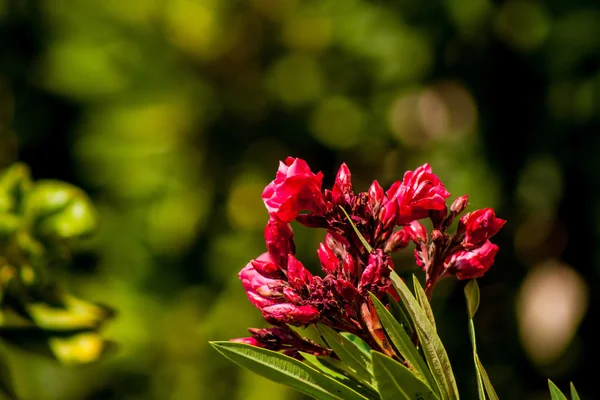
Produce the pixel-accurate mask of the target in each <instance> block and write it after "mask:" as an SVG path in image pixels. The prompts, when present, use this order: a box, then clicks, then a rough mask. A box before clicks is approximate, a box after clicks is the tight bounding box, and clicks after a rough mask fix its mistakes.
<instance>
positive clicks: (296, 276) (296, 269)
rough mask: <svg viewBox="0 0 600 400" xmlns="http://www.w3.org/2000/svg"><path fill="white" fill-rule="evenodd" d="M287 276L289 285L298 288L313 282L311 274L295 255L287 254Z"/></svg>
mask: <svg viewBox="0 0 600 400" xmlns="http://www.w3.org/2000/svg"><path fill="white" fill-rule="evenodd" d="M287 278H288V282H289V284H290V286H291V287H293V288H294V289H296V290H300V289H302V288H304V287H307V286H308V285H310V284H311V283H313V276H312V274H311V273H310V271H309V270H307V269H306V268H304V265H302V263H301V262H300V261H298V259H297V258H296V257H294V256H293V255H291V254H289V255H288V269H287Z"/></svg>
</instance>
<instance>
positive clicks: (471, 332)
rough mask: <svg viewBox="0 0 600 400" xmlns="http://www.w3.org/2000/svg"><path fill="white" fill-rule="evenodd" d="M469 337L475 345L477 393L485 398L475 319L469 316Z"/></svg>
mask: <svg viewBox="0 0 600 400" xmlns="http://www.w3.org/2000/svg"><path fill="white" fill-rule="evenodd" d="M469 337H470V338H471V345H472V346H473V361H474V363H475V375H476V376H477V393H478V394H479V400H485V392H484V390H483V379H482V377H481V370H480V368H479V364H481V363H480V362H478V360H479V357H478V356H477V342H476V341H475V325H473V319H471V318H469Z"/></svg>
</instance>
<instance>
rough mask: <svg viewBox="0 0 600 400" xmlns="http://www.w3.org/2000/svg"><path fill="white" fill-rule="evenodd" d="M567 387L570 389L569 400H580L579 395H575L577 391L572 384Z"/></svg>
mask: <svg viewBox="0 0 600 400" xmlns="http://www.w3.org/2000/svg"><path fill="white" fill-rule="evenodd" d="M569 386H570V387H571V400H580V399H579V394H578V393H577V390H575V385H573V382H571V383H570V385H569Z"/></svg>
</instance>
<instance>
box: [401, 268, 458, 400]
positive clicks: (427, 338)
mask: <svg viewBox="0 0 600 400" xmlns="http://www.w3.org/2000/svg"><path fill="white" fill-rule="evenodd" d="M390 278H391V280H392V284H393V285H394V287H395V288H396V291H397V292H398V294H399V295H400V298H401V299H402V301H403V302H404V304H405V305H406V309H407V311H408V313H409V314H410V317H411V318H412V320H413V322H414V325H415V329H416V331H417V334H418V336H419V341H420V342H421V347H422V349H423V353H424V354H425V358H426V359H427V364H428V365H429V368H430V370H431V372H432V373H433V377H434V379H435V381H436V383H437V386H438V387H439V388H440V395H441V396H442V399H450V400H454V399H458V398H459V395H458V388H457V386H456V379H455V378H454V373H453V372H452V366H451V365H450V360H449V359H448V354H447V353H446V349H445V348H444V346H443V344H442V341H441V339H440V338H439V336H438V335H437V333H436V331H435V328H434V327H433V326H432V325H431V322H430V321H429V318H428V317H427V314H426V313H425V311H424V310H423V309H422V308H421V306H420V305H419V303H418V302H417V300H416V299H415V297H414V296H413V294H412V293H411V292H410V289H409V288H408V286H406V284H405V283H404V282H403V281H402V279H401V278H400V277H399V276H398V274H396V272H394V271H391V274H390ZM413 279H414V278H413Z"/></svg>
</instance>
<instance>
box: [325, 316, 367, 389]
mask: <svg viewBox="0 0 600 400" xmlns="http://www.w3.org/2000/svg"><path fill="white" fill-rule="evenodd" d="M318 328H319V331H320V332H321V334H322V335H323V338H324V339H325V341H326V342H327V344H328V345H329V347H331V348H332V349H333V351H335V354H337V356H338V357H339V358H340V359H341V360H342V361H343V362H344V363H345V364H346V365H347V366H348V367H349V368H350V369H351V370H353V371H354V372H355V373H356V375H357V376H358V377H359V378H360V379H362V380H364V381H365V382H371V380H372V377H373V373H372V372H371V359H370V357H369V356H368V355H366V354H365V353H364V352H363V351H362V350H360V349H359V348H358V347H357V346H356V345H355V344H354V343H352V342H351V341H350V340H348V339H346V338H345V337H343V336H342V335H340V334H339V333H337V332H336V331H334V330H333V329H331V328H330V327H328V326H326V325H322V324H319V325H318Z"/></svg>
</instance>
